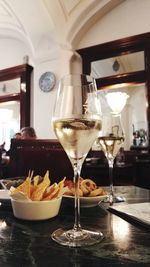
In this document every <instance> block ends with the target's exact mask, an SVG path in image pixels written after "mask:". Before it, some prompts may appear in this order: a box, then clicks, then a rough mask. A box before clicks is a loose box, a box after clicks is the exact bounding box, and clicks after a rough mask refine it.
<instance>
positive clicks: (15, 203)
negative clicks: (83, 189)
mask: <svg viewBox="0 0 150 267" xmlns="http://www.w3.org/2000/svg"><path fill="white" fill-rule="evenodd" d="M61 201H62V197H59V198H55V199H52V200H43V201H27V200H16V199H13V198H11V204H12V209H13V213H14V216H15V217H16V218H19V219H23V220H30V221H37V220H46V219H50V218H53V217H55V216H57V215H58V213H59V209H60V205H61Z"/></svg>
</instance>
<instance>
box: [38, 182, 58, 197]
mask: <svg viewBox="0 0 150 267" xmlns="http://www.w3.org/2000/svg"><path fill="white" fill-rule="evenodd" d="M58 192H59V186H58V184H57V183H55V184H53V185H52V186H51V188H50V189H49V192H48V193H47V195H46V196H44V195H43V199H42V200H51V199H53V198H56V197H57V195H58Z"/></svg>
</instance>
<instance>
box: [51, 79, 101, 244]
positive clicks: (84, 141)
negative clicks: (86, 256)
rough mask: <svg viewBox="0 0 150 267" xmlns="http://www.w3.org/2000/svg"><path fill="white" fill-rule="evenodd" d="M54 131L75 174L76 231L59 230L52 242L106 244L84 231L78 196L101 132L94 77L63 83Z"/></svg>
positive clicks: (63, 80)
mask: <svg viewBox="0 0 150 267" xmlns="http://www.w3.org/2000/svg"><path fill="white" fill-rule="evenodd" d="M53 127H54V131H55V134H56V136H57V138H58V140H59V142H60V143H61V145H62V146H63V148H64V150H65V152H66V153H67V155H68V158H69V159H70V162H71V164H72V167H73V170H74V185H75V202H74V205H75V222H74V226H73V228H72V229H57V230H56V231H55V232H53V233H52V239H53V240H55V241H56V242H58V243H59V244H62V245H64V246H70V247H81V246H85V245H93V244H95V243H98V242H100V241H101V240H102V238H103V234H102V233H101V232H99V231H95V230H91V229H84V228H82V227H81V223H80V199H79V193H78V192H79V191H78V188H79V178H80V172H81V168H82V164H83V162H84V160H85V157H86V155H87V153H88V151H89V150H90V148H91V147H92V145H93V143H94V141H95V140H96V138H97V137H98V133H99V131H100V129H101V117H100V106H99V102H98V99H97V89H96V83H95V80H94V79H93V78H92V77H90V76H87V75H82V74H81V75H80V74H79V75H78V74H74V75H67V76H64V77H63V78H62V79H61V80H60V84H59V88H58V94H57V99H56V103H55V108H54V114H53Z"/></svg>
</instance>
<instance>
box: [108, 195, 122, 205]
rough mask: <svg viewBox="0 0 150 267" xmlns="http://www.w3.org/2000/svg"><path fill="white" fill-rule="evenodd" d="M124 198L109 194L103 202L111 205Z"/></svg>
mask: <svg viewBox="0 0 150 267" xmlns="http://www.w3.org/2000/svg"><path fill="white" fill-rule="evenodd" d="M125 200H126V199H125V197H122V196H115V195H109V196H108V198H106V199H105V200H104V202H105V203H109V204H110V205H112V204H113V203H120V202H124V201H125Z"/></svg>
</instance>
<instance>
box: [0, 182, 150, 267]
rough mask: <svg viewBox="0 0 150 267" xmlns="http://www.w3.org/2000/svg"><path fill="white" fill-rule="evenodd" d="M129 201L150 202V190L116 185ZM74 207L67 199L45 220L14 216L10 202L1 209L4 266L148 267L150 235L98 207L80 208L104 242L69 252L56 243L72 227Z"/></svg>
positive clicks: (85, 222) (0, 248)
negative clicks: (57, 233) (55, 234)
mask: <svg viewBox="0 0 150 267" xmlns="http://www.w3.org/2000/svg"><path fill="white" fill-rule="evenodd" d="M115 192H116V193H117V192H118V193H119V194H121V195H123V196H125V197H126V203H136V202H149V201H150V192H149V190H147V189H142V188H138V187H134V186H130V187H128V186H126V187H119V186H118V187H115ZM73 222H74V214H73V206H72V204H71V203H70V202H69V200H66V199H64V200H63V202H62V206H61V211H60V214H59V216H57V217H55V218H53V219H51V220H46V221H37V222H31V221H23V220H19V219H16V218H14V216H13V213H12V209H11V206H10V205H9V202H7V203H5V204H4V205H3V204H2V205H1V206H0V255H1V263H0V266H5V267H7V266H8V267H9V266H15V267H17V266H19V267H20V266H26V267H30V266H36V267H39V266H40V267H42V266H58V267H59V266H60V267H62V266H65V267H71V266H76V267H77V266H78V267H79V266H80V267H81V266H94V267H95V266H106V267H107V266H109V267H110V266H117V267H120V266H126V267H127V266H128V267H134V266H136V267H142V266H144V267H146V266H147V267H148V266H149V263H150V254H149V246H150V231H149V230H148V229H147V228H144V227H142V226H140V225H138V224H136V223H133V222H132V223H130V222H127V221H125V220H123V219H121V218H119V217H118V216H116V215H114V214H112V213H110V212H108V211H107V210H105V209H104V208H101V207H99V206H97V207H93V208H83V209H81V223H82V225H83V226H86V225H87V226H92V227H95V228H97V229H100V230H101V231H102V232H103V233H104V235H105V238H104V240H103V241H102V242H101V243H99V244H97V245H95V246H91V247H84V248H76V249H69V248H67V247H63V246H60V245H58V244H57V243H55V242H54V241H52V239H51V238H50V235H51V233H52V232H53V231H54V230H55V229H56V228H59V227H65V226H72V224H73Z"/></svg>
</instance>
